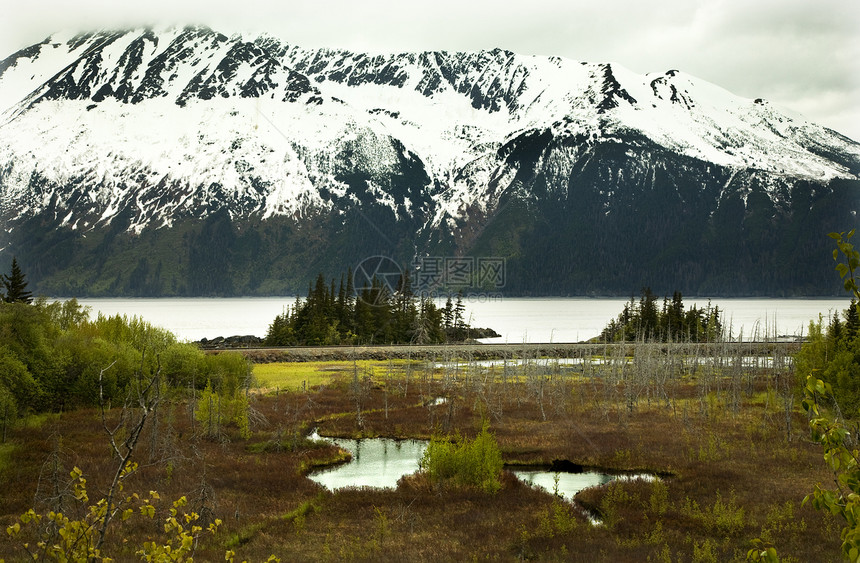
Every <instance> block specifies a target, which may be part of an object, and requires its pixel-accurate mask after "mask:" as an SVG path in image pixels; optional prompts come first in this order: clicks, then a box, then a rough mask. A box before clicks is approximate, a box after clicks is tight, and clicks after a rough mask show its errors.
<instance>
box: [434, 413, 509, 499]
mask: <svg viewBox="0 0 860 563" xmlns="http://www.w3.org/2000/svg"><path fill="white" fill-rule="evenodd" d="M488 427H489V425H488V424H487V423H486V422H485V423H484V427H483V428H482V429H481V432H480V433H479V434H478V435H477V436H476V437H475V439H474V440H467V439H465V438H461V437H459V436H457V437H455V438H454V439H453V440H452V439H449V438H434V439H433V440H431V441H430V444H429V445H428V446H427V449H426V450H425V451H424V456H423V457H422V458H421V470H422V471H424V472H426V473H427V475H428V476H429V477H430V481H431V482H433V483H445V482H451V483H454V484H456V485H461V486H466V487H475V488H478V489H480V490H482V491H484V492H487V493H495V492H497V491H498V490H499V489H501V487H502V484H501V481H500V480H499V473H500V472H501V470H502V466H503V462H502V452H501V451H500V450H499V445H498V443H497V442H496V438H495V436H493V435H492V434H490V432H489V431H488Z"/></svg>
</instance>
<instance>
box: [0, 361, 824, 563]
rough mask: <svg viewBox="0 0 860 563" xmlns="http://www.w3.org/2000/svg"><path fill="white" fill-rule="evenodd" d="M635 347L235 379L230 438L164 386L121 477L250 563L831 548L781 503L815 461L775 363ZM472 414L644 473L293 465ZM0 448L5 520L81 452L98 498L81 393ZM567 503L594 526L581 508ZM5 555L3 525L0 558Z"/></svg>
mask: <svg viewBox="0 0 860 563" xmlns="http://www.w3.org/2000/svg"><path fill="white" fill-rule="evenodd" d="M636 353H638V354H639V360H636V359H635V355H634V356H633V358H631V357H630V356H629V355H627V354H625V355H623V356H618V357H616V358H613V357H607V358H604V359H603V361H602V362H601V363H600V365H582V366H560V365H552V364H551V363H550V364H548V365H546V366H543V367H541V366H533V365H532V366H529V365H512V366H507V367H505V368H504V369H497V368H490V369H488V368H486V367H484V366H481V365H479V364H477V363H472V362H466V363H465V364H458V365H457V366H451V365H441V366H434V364H433V362H428V363H426V364H424V365H423V366H417V365H416V364H413V363H409V364H401V365H392V369H384V368H380V366H375V368H374V369H372V370H370V369H357V370H345V371H344V370H340V371H338V372H328V373H336V375H335V376H334V377H333V378H332V379H330V380H328V383H327V384H324V385H320V386H316V387H308V386H304V387H303V388H302V387H298V388H293V389H290V390H280V391H277V392H271V393H269V394H258V395H252V397H251V409H252V416H251V419H252V421H253V432H252V436H251V437H250V438H249V439H247V440H244V439H241V438H240V437H239V434H238V430H237V429H236V428H232V427H230V426H225V427H224V428H223V430H222V433H221V435H220V436H218V437H216V438H214V439H205V438H203V437H202V436H201V432H200V429H199V428H196V427H195V424H194V422H193V419H192V416H191V411H190V409H189V407H188V403H187V402H186V401H184V400H181V399H180V400H177V401H174V402H172V403H170V404H167V405H162V407H161V408H160V410H159V416H158V419H157V422H156V423H154V424H150V425H149V426H148V427H147V429H146V431H145V434H144V436H143V437H142V439H141V441H140V443H139V445H138V449H137V451H136V453H135V459H136V460H137V462H138V463H139V464H140V469H139V470H138V472H137V473H136V474H135V475H133V476H132V477H131V478H130V479H129V481H128V484H127V486H126V487H127V490H129V491H134V492H140V493H146V492H148V491H150V490H157V491H158V492H159V493H160V495H161V498H162V499H164V500H163V502H162V503H161V504H160V505H159V506H158V516H160V517H164V516H165V515H166V514H167V509H168V508H169V507H170V502H169V500H172V499H175V498H179V497H180V496H183V495H184V496H186V497H187V498H188V500H189V508H190V509H193V510H195V511H197V512H198V513H200V514H202V515H204V516H205V518H208V519H214V518H219V519H221V520H222V521H223V524H222V526H221V528H220V529H219V531H218V532H217V534H216V535H215V536H212V537H209V536H206V535H203V536H201V538H200V544H199V546H198V549H197V552H196V558H197V560H204V561H210V560H211V561H217V560H223V558H224V552H225V551H226V550H227V549H232V550H234V551H235V552H236V556H237V559H239V558H242V559H247V560H252V561H258V560H265V559H266V558H267V557H268V556H269V555H270V554H275V555H278V556H279V557H281V558H282V560H283V561H342V560H357V561H462V560H484V559H490V560H503V561H507V560H522V559H535V560H557V561H649V560H650V561H672V562H675V561H682V562H686V561H742V560H744V558H745V555H746V551H747V549H749V547H750V543H749V541H750V540H751V539H752V538H756V537H761V538H763V539H766V540H767V541H770V542H772V543H773V544H774V545H776V547H777V548H778V550H779V552H780V555H781V556H782V557H783V558H784V560H786V561H799V562H806V561H833V560H838V559H839V545H840V542H839V534H838V530H839V528H840V523H839V522H838V521H836V520H835V519H834V518H833V517H831V516H830V515H827V514H822V513H819V512H816V511H814V510H812V509H811V508H809V507H808V506H804V507H801V506H800V504H801V500H802V499H803V497H804V496H805V495H806V494H807V493H808V492H810V491H811V490H812V487H813V486H814V485H815V484H816V483H823V484H825V485H827V484H828V483H829V479H831V476H829V475H828V474H827V471H826V470H825V466H824V463H823V461H822V452H821V450H820V448H819V447H818V446H817V445H815V444H813V443H811V442H810V440H809V439H808V432H807V431H806V419H805V417H804V416H803V415H802V414H801V411H800V409H799V408H798V407H797V405H796V404H795V403H796V400H797V396H796V395H797V392H796V391H795V390H794V388H793V385H789V384H786V382H787V381H788V380H789V379H791V380H793V374H792V373H791V369H792V368H791V365H790V362H788V363H782V364H781V365H780V366H779V367H774V366H769V365H766V364H767V363H766V362H762V363H759V365H758V366H755V365H753V366H752V367H743V368H740V367H738V366H737V365H735V363H737V362H740V360H736V361H735V362H734V363H733V360H732V357H733V355H732V354H731V353H725V354H723V355H722V356H721V358H720V359H719V360H718V361H713V360H709V359H708V358H706V357H704V356H701V357H692V356H690V354H689V352H685V353H684V354H685V355H684V356H683V357H680V358H679V357H672V355H671V353H666V352H663V351H662V349H660V350H656V349H655V350H643V349H641V348H640V349H638V350H636ZM736 356H737V357H738V358H740V354H738V355H736ZM321 367H324V366H321ZM339 367H342V366H339ZM286 371H289V368H287V370H286ZM792 394H794V396H791V395H792ZM440 398H442V399H444V400H439V399H440ZM787 404H789V405H790V407H789V408H786V405H787ZM118 415H119V412H118V410H117V409H114V410H113V411H111V416H114V417H116V416H118ZM484 419H488V420H489V421H490V424H491V431H492V432H494V433H495V435H496V438H497V440H498V442H499V445H500V447H501V449H502V451H503V455H504V457H505V460H506V462H507V463H508V464H545V465H549V464H551V463H552V462H553V461H554V460H569V461H571V462H573V463H576V464H580V465H583V466H587V467H594V468H601V469H604V470H609V471H650V472H654V473H657V474H659V475H661V478H660V480H658V481H655V482H645V481H641V480H632V481H614V482H613V483H612V484H610V485H605V486H602V487H597V488H593V489H588V490H585V491H583V492H581V493H580V494H579V495H578V496H577V503H576V504H569V503H566V502H564V501H561V500H559V499H556V498H554V497H553V495H552V494H550V493H547V492H546V491H542V490H537V489H533V488H531V487H528V486H526V485H524V484H522V483H520V482H519V481H518V480H517V479H516V478H515V477H513V475H512V474H510V473H506V474H505V475H504V478H503V485H504V486H503V488H502V490H501V491H500V492H499V493H498V494H496V495H486V494H483V493H479V492H476V491H472V490H468V489H457V488H445V489H439V488H434V487H433V486H431V485H430V484H429V483H428V482H427V480H426V479H425V478H424V477H423V476H421V475H414V476H410V477H407V478H404V479H402V480H401V482H400V484H399V486H398V488H397V489H396V490H374V489H345V490H339V491H336V492H331V491H327V490H325V489H323V488H321V487H320V486H318V485H317V484H315V483H314V482H312V481H311V480H309V479H307V478H306V477H305V473H306V471H307V470H308V469H309V468H311V467H314V466H318V465H322V464H327V463H333V462H336V461H340V460H342V459H343V454H342V452H340V451H338V450H337V448H334V447H332V446H329V445H326V444H324V443H315V442H311V441H309V440H307V439H306V436H307V434H308V433H309V432H310V431H311V430H313V429H314V428H318V430H319V432H320V433H321V434H323V435H332V436H387V437H398V438H405V437H416V438H429V437H431V436H433V435H435V434H445V433H455V432H457V433H460V434H461V435H467V436H472V435H474V434H475V433H477V432H478V431H479V430H480V427H481V423H482V420H484ZM0 455H2V459H0V490H2V494H0V523H2V525H3V526H4V528H5V526H6V525H9V524H11V523H12V522H13V521H14V520H15V518H16V517H17V516H18V515H20V514H21V513H23V512H24V511H26V510H27V509H28V508H30V507H34V508H36V509H37V510H40V511H47V510H51V509H57V508H61V509H62V510H64V511H66V512H68V513H69V514H75V513H79V511H80V510H81V507H79V506H76V504H75V502H74V501H73V499H71V498H70V497H69V495H68V494H63V491H64V490H65V489H64V487H65V486H66V484H67V481H68V472H69V471H70V470H71V469H72V467H75V466H77V467H80V468H81V469H83V471H84V474H85V477H86V478H87V484H88V487H89V490H90V498H92V499H97V498H100V496H99V495H101V494H104V491H105V490H106V489H107V487H108V485H109V476H110V475H111V474H112V472H113V470H114V468H115V463H116V460H115V459H112V458H111V455H110V451H109V448H108V446H107V443H106V439H105V434H104V430H103V428H102V423H101V419H100V416H99V412H98V411H95V410H79V411H74V412H67V413H63V414H61V415H53V416H49V417H41V419H40V420H39V422H38V423H34V424H30V425H25V424H23V423H20V424H18V425H17V426H16V428H15V429H14V430H13V431H12V432H10V435H9V439H8V443H7V444H5V445H4V446H3V448H2V449H0ZM586 511H587V512H589V513H591V514H593V515H596V516H598V517H599V518H600V519H601V520H602V521H603V524H602V525H596V526H595V525H592V524H591V523H589V521H588V520H587V518H586V517H585V514H586ZM160 528H161V524H160V523H159V522H158V519H156V520H155V521H150V520H146V519H143V518H131V519H130V520H129V521H128V522H126V523H117V524H116V525H115V526H114V528H113V531H112V533H111V534H110V536H109V538H108V544H107V551H108V552H109V553H111V554H112V555H113V556H115V557H116V559H117V560H118V561H124V560H136V559H137V557H136V556H135V555H134V549H135V548H134V547H133V546H139V545H140V544H141V543H142V542H144V541H148V540H150V539H153V538H157V537H158V535H159V534H160V533H161V531H160ZM23 555H24V553H23V552H22V551H20V550H19V549H17V547H16V545H15V544H13V543H12V542H11V541H10V540H9V539H8V538H7V537H6V535H5V534H3V539H0V557H2V558H5V559H7V560H9V561H13V560H17V559H16V558H18V559H20V558H22V557H23Z"/></svg>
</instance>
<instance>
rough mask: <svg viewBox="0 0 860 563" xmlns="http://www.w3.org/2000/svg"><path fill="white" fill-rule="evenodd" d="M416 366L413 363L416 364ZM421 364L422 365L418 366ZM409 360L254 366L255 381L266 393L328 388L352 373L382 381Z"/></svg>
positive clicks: (403, 367)
mask: <svg viewBox="0 0 860 563" xmlns="http://www.w3.org/2000/svg"><path fill="white" fill-rule="evenodd" d="M415 363H416V362H413V364H415ZM417 363H418V364H420V363H421V362H417ZM408 364H409V360H357V361H355V362H348V361H347V362H332V361H319V362H274V363H269V364H254V378H255V379H256V381H257V385H258V386H259V387H260V390H261V391H263V392H264V393H265V392H270V391H275V390H289V391H294V390H297V389H302V388H303V387H305V388H313V387H317V386H319V385H328V384H330V383H332V382H333V381H335V380H336V379H338V378H342V377H352V375H353V372H354V370H358V373H359V376H360V377H364V376H365V375H370V376H371V377H373V378H379V377H384V376H385V373H386V371H389V370H390V371H391V375H392V376H394V375H398V376H399V375H400V374H402V373H403V371H404V370H405V369H406V366H407V365H408Z"/></svg>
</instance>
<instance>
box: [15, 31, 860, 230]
mask: <svg viewBox="0 0 860 563" xmlns="http://www.w3.org/2000/svg"><path fill="white" fill-rule="evenodd" d="M0 111H2V114H0V137H2V138H3V139H7V140H8V141H7V142H5V143H2V144H0V165H2V166H3V167H4V169H3V170H2V171H0V190H2V193H3V199H4V202H14V205H17V210H18V212H19V213H25V212H26V213H33V212H35V211H36V210H39V209H45V208H47V207H49V206H50V205H57V206H58V207H59V208H63V209H64V211H63V215H64V217H66V220H67V222H68V223H70V224H76V223H75V222H76V221H81V222H82V224H83V222H86V223H88V224H91V223H90V222H91V221H95V222H99V221H101V222H107V221H110V220H111V218H112V217H114V216H115V215H116V214H117V213H119V212H120V211H122V210H123V209H131V211H132V213H133V215H134V220H133V221H132V223H131V227H130V228H132V229H133V230H140V229H142V228H144V227H145V226H147V225H155V226H161V225H169V224H170V223H171V221H172V217H173V216H174V215H175V214H177V213H179V214H182V213H185V214H189V215H192V216H193V215H197V214H205V213H207V212H208V210H209V209H210V208H211V207H212V205H216V206H217V205H218V204H222V205H228V206H229V207H230V209H231V213H236V214H239V215H244V214H259V215H260V216H262V217H271V216H273V215H294V214H302V213H307V212H310V211H312V210H326V209H329V210H330V209H332V207H333V206H334V205H335V203H334V202H335V201H343V202H349V201H352V202H356V201H358V200H359V199H360V197H359V195H356V193H355V190H354V186H352V184H350V182H351V181H355V180H354V178H353V180H348V179H345V177H347V176H349V174H351V173H347V172H346V169H347V168H348V167H349V166H359V168H360V169H361V170H362V174H365V175H366V176H367V179H366V180H363V181H364V184H363V185H365V186H366V189H367V190H368V191H369V192H372V193H373V194H375V196H376V197H377V200H378V201H379V202H382V203H383V204H384V205H386V206H388V207H390V208H391V210H392V212H393V213H395V214H396V215H397V214H403V213H412V212H414V211H415V209H417V206H418V204H417V203H416V201H417V200H414V197H413V198H412V199H409V198H406V199H404V198H403V197H399V196H398V197H395V196H394V195H392V194H388V193H386V192H385V189H384V188H382V187H381V186H382V185H383V184H382V183H380V178H382V177H383V176H385V175H386V174H391V173H396V171H397V170H398V169H399V168H398V167H400V166H403V165H404V161H406V160H409V161H413V162H412V165H416V166H420V167H423V169H424V170H425V172H426V175H427V177H426V185H424V186H420V188H421V189H424V190H427V191H428V193H429V194H430V195H431V196H432V198H433V200H434V202H435V203H434V210H433V211H428V212H430V213H431V214H432V217H427V218H425V220H426V221H427V222H428V224H434V225H437V226H438V225H440V224H441V223H442V222H443V221H445V220H446V218H450V217H457V216H459V215H461V214H462V213H464V210H466V209H469V208H480V209H483V210H485V211H486V210H487V208H488V206H492V205H493V202H494V201H496V200H497V197H498V193H497V192H494V191H493V190H496V189H498V188H497V187H491V185H492V186H498V185H499V182H502V181H504V179H505V178H512V177H513V175H512V173H511V171H510V170H508V171H506V170H505V169H504V167H505V166H506V165H505V163H504V159H503V157H502V156H501V153H502V148H503V147H504V146H505V145H506V144H508V143H510V142H511V141H512V140H514V139H517V138H519V137H520V136H522V135H530V134H531V133H530V132H541V131H551V132H552V134H553V135H554V136H556V137H557V138H559V139H563V138H567V139H580V140H585V142H586V143H596V142H602V141H605V140H611V139H623V138H626V137H629V136H630V135H631V134H635V135H638V136H641V137H643V138H647V139H649V140H650V141H651V142H653V143H654V144H656V145H657V146H660V147H663V148H664V149H666V150H669V151H673V152H676V153H678V154H680V155H683V156H686V157H690V158H694V159H698V160H702V161H705V162H709V163H713V164H716V165H719V166H723V167H728V168H732V169H755V170H761V171H765V172H768V173H771V174H776V175H781V176H786V177H797V178H809V179H813V180H816V181H829V180H831V179H834V178H852V179H853V178H857V172H858V163H860V145H858V144H857V143H854V142H853V141H850V140H848V139H846V138H844V137H841V136H839V135H838V134H836V133H834V132H832V131H829V130H827V129H824V128H822V127H819V126H816V125H814V124H811V123H808V122H806V121H805V120H802V119H801V118H799V117H798V116H792V115H789V114H788V113H787V112H785V111H782V110H780V109H778V108H775V107H773V106H772V105H771V104H768V103H763V102H761V101H758V100H756V101H753V100H748V99H744V98H740V97H737V96H734V95H733V94H731V93H729V92H727V91H726V90H723V89H722V88H719V87H718V86H715V85H712V84H709V83H707V82H705V81H702V80H698V79H696V78H694V77H692V76H690V75H687V74H685V73H683V72H679V71H675V70H670V71H667V72H665V73H662V74H648V75H639V74H636V73H633V72H630V71H628V70H626V69H625V68H623V67H622V66H620V65H618V64H615V63H612V64H606V63H604V64H589V63H582V62H577V61H572V60H569V59H564V58H560V57H538V56H522V55H518V54H515V53H512V52H510V51H505V50H502V49H494V50H492V51H479V52H472V53H448V52H424V53H406V54H399V55H375V56H370V55H367V54H363V53H351V52H347V51H336V50H326V49H302V48H301V47H298V46H293V45H289V44H287V43H283V42H281V41H279V40H278V39H277V38H274V37H272V36H269V35H263V36H260V37H256V38H253V39H252V40H247V39H246V38H243V37H241V36H233V37H227V36H225V35H223V34H219V33H217V32H214V31H212V30H209V29H207V28H200V27H184V28H165V29H155V30H152V29H139V30H133V31H104V32H98V33H91V34H84V35H76V36H72V35H68V34H58V35H54V36H52V37H49V38H48V39H46V40H45V41H43V42H42V43H39V44H36V45H33V46H32V47H29V48H27V49H24V50H22V51H19V52H18V53H15V54H14V55H12V56H11V57H9V58H7V59H5V60H4V61H2V62H0ZM568 152H570V154H574V153H576V154H579V153H578V152H577V151H572V152H571V151H568ZM559 154H561V153H559ZM565 158H567V157H563V158H562V157H552V158H550V159H549V160H548V162H554V163H555V164H554V166H557V167H560V168H559V169H560V170H561V169H565V170H566V169H569V168H570V167H571V164H570V163H567V164H565V163H563V161H564V159H565ZM359 161H360V162H359ZM36 177H38V178H40V179H41V180H40V181H42V184H41V188H40V190H34V189H33V178H36ZM70 185H75V186H80V189H78V190H77V191H75V190H72V193H71V195H70V194H69V193H68V186H70ZM63 186H66V188H65V189H66V193H65V195H63V196H62V197H60V196H57V193H58V192H60V191H62V190H63ZM501 189H504V186H502V188H501ZM494 194H495V195H494ZM415 197H417V196H415ZM51 202H54V203H51ZM3 205H13V203H4V204H3ZM90 216H92V217H90ZM85 217H87V218H85Z"/></svg>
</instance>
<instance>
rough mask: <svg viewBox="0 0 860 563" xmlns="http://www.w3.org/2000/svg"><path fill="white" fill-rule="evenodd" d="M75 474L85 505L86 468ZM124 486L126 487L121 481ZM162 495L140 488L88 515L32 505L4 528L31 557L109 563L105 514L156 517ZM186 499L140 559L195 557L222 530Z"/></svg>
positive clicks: (186, 559)
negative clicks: (205, 522)
mask: <svg viewBox="0 0 860 563" xmlns="http://www.w3.org/2000/svg"><path fill="white" fill-rule="evenodd" d="M136 468H137V465H136V464H128V465H127V466H126V468H125V470H124V472H125V473H126V474H130V473H133V472H134V471H135V470H136ZM71 477H72V489H73V492H74V498H75V499H76V500H77V501H78V502H80V503H82V504H87V503H88V502H89V495H88V493H87V480H86V479H85V478H84V476H83V472H82V471H81V470H80V469H78V468H77V467H75V468H74V469H73V470H72V471H71ZM120 490H122V485H121V484H120ZM160 500H161V497H160V496H159V495H158V493H157V492H156V491H150V492H149V496H147V497H141V496H139V495H138V494H137V493H134V494H131V495H128V496H124V497H122V500H121V501H119V502H118V503H117V504H110V505H109V504H108V502H107V501H106V500H105V499H101V500H99V501H98V502H96V503H95V504H91V505H89V506H87V508H86V510H85V516H83V517H82V518H78V519H71V518H69V517H68V516H66V515H64V514H62V513H60V512H54V511H51V512H48V513H47V514H38V513H37V512H36V511H35V510H33V509H32V508H31V509H30V510H28V511H27V512H25V513H24V514H22V515H21V517H20V518H19V519H18V522H15V523H14V524H12V525H11V526H8V527H7V528H6V534H7V535H8V536H9V537H10V538H11V539H12V540H13V541H21V542H22V543H21V544H20V545H21V548H22V549H23V550H24V551H25V552H26V553H27V556H28V559H30V560H33V561H38V560H48V561H60V562H70V561H93V562H102V563H107V562H110V561H113V558H111V557H109V556H108V555H107V554H106V553H105V552H104V551H103V550H102V549H101V548H100V547H99V546H98V531H99V528H100V525H101V524H102V523H103V522H104V521H105V519H106V517H107V515H108V514H109V513H112V512H119V513H120V514H121V519H122V521H123V522H125V521H126V520H128V519H130V518H131V517H132V516H134V514H135V512H138V513H139V514H140V515H141V516H142V517H144V518H150V519H154V518H155V516H156V503H157V502H158V501H160ZM187 503H188V501H187V499H186V497H184V496H183V497H180V498H179V499H177V500H176V501H174V502H173V506H172V507H171V508H170V509H169V511H168V514H169V515H168V516H167V517H166V518H165V519H164V532H165V536H164V537H162V538H161V539H160V540H157V541H156V540H153V541H148V542H144V543H143V545H142V546H141V547H140V548H139V549H137V550H135V554H136V555H138V556H139V557H140V559H141V561H148V562H158V563H162V562H165V563H166V562H170V561H183V562H190V561H193V558H194V552H195V551H196V549H197V545H198V543H199V540H200V537H201V535H202V534H203V532H204V531H205V532H206V533H208V534H210V535H214V534H215V533H216V532H217V531H218V527H219V526H220V525H221V520H219V519H216V520H215V521H214V522H212V523H211V524H209V526H208V527H207V528H206V529H205V530H204V529H203V526H201V525H199V524H197V522H198V520H199V519H200V516H199V515H198V514H197V513H196V512H182V511H181V509H182V507H184V506H185V505H186V504H187ZM28 532H29V534H28ZM33 534H35V537H34V536H33ZM235 555H236V554H235V552H233V551H227V552H226V554H225V560H226V561H229V562H232V561H233V560H234V558H235ZM0 561H2V560H0ZM276 561H280V559H278V558H277V557H275V556H271V557H269V559H267V562H268V563H272V562H276Z"/></svg>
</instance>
